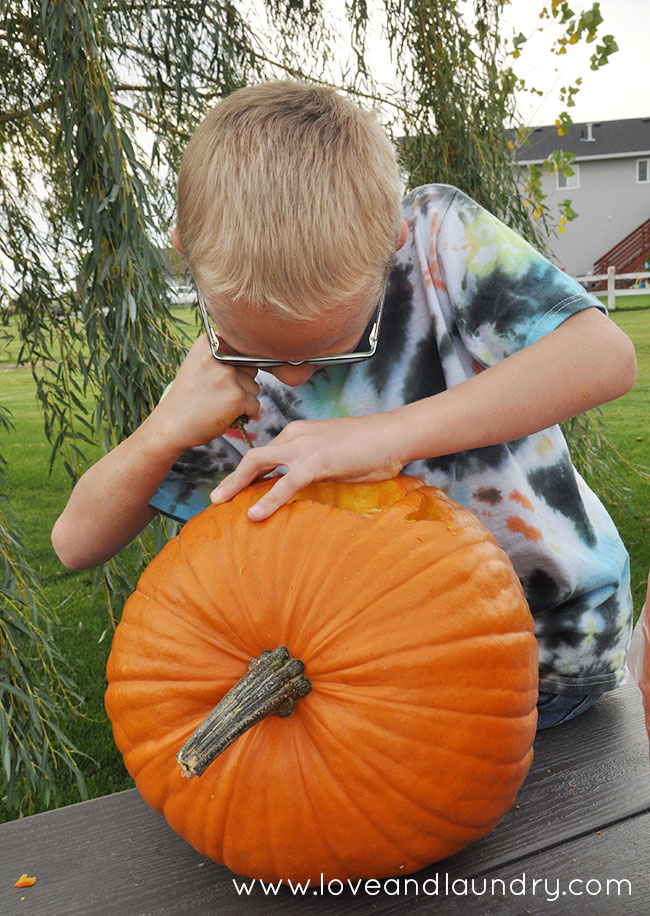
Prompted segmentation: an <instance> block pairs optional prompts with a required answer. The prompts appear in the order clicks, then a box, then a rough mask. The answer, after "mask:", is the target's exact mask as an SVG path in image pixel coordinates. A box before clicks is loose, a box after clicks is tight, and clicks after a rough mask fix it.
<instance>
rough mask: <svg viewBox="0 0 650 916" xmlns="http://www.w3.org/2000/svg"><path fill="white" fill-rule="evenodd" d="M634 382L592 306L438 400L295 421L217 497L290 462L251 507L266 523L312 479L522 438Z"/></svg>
mask: <svg viewBox="0 0 650 916" xmlns="http://www.w3.org/2000/svg"><path fill="white" fill-rule="evenodd" d="M635 376H636V361H635V356H634V348H633V346H632V343H631V341H630V340H629V338H628V337H627V336H626V335H625V334H624V333H623V332H622V331H620V330H619V329H618V328H617V326H616V325H615V324H614V323H613V322H612V321H610V320H609V319H608V318H606V317H605V316H604V315H603V314H602V313H601V312H600V311H598V309H596V308H589V309H586V310H585V311H582V312H579V313H577V314H575V315H572V316H571V317H569V318H567V320H566V321H564V322H563V323H562V324H561V325H560V326H559V327H558V328H556V329H555V330H554V331H552V332H550V333H549V334H547V335H546V336H545V337H542V338H541V339H540V340H538V341H536V342H535V343H533V344H531V345H530V346H528V347H526V348H524V349H523V350H520V351H519V352H517V353H514V354H513V355H512V356H509V357H507V358H506V359H504V360H503V361H502V362H500V363H498V364H496V365H494V366H492V367H490V368H489V369H486V370H484V371H482V372H480V373H478V374H477V375H476V376H474V377H472V378H470V379H468V380H467V381H465V382H463V383H461V384H459V385H457V386H455V387H453V388H450V389H448V390H446V391H443V392H442V393H440V394H437V395H434V396H433V397H430V398H424V399H423V400H420V401H416V402H415V403H413V404H407V405H405V406H404V407H400V408H398V409H396V410H392V411H388V412H387V413H385V414H371V415H369V416H365V417H358V418H347V417H346V418H341V419H333V420H307V421H297V422H295V423H290V424H289V425H288V426H287V427H285V429H284V430H283V431H282V432H281V433H280V435H279V436H277V437H276V438H275V439H274V440H273V442H271V443H269V444H268V445H266V446H263V447H261V448H256V449H252V450H251V451H249V452H248V454H247V455H245V456H244V458H243V459H242V461H241V463H240V464H239V466H238V467H237V468H236V470H235V471H234V472H233V473H232V474H230V475H229V476H228V477H226V478H225V479H224V480H223V481H222V483H221V484H220V485H219V487H218V488H217V489H216V490H215V491H214V493H213V494H212V495H211V498H212V500H213V502H223V501H225V500H227V499H230V498H232V497H233V496H234V495H235V494H236V493H237V492H238V491H239V490H241V489H242V488H243V487H245V486H246V485H247V484H248V483H250V482H251V481H252V480H254V479H255V478H256V477H259V476H261V475H262V474H265V473H267V472H268V471H270V470H272V469H274V468H277V467H280V466H282V465H284V466H286V467H287V468H288V472H287V473H286V474H285V475H284V476H283V477H281V478H279V480H278V482H277V483H276V484H275V485H274V486H273V487H272V488H271V489H270V490H269V491H268V493H266V494H265V495H264V496H263V497H262V499H260V500H259V502H258V503H256V505H255V506H254V507H253V508H252V509H251V510H249V516H250V518H252V519H254V520H261V519H264V518H266V517H268V516H269V515H271V514H272V512H274V511H275V510H276V509H277V508H278V507H279V506H281V505H282V504H283V503H285V502H286V501H287V500H288V499H289V498H290V497H291V496H292V495H293V494H294V493H296V492H297V491H298V490H299V489H301V488H302V487H304V486H306V485H307V484H308V483H311V482H312V481H315V480H326V479H329V480H347V481H369V480H381V479H386V478H389V477H392V476H394V475H395V474H397V473H398V472H399V471H400V470H401V469H402V468H403V467H404V465H406V464H408V463H409V462H410V461H414V460H416V459H419V458H433V457H438V456H440V455H449V454H453V453H456V452H461V451H465V450H466V449H474V448H482V447H484V446H489V445H496V444H498V443H502V442H509V441H511V440H513V439H520V438H522V437H524V436H527V435H530V434H531V433H534V432H538V431H539V430H541V429H546V428H547V427H549V426H553V425H554V424H556V423H559V422H561V421H563V420H566V419H568V418H569V417H572V416H575V415H576V414H578V413H582V412H583V411H585V410H588V409H589V408H591V407H595V406H596V405H598V404H603V403H605V402H607V401H610V400H613V399H614V398H617V397H620V395H622V394H624V393H625V392H626V391H628V390H629V389H630V388H631V387H632V385H633V384H634V379H635Z"/></svg>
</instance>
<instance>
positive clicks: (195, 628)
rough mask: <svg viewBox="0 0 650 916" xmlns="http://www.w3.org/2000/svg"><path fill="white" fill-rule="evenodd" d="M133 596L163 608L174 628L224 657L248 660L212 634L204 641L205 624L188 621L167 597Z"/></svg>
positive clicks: (137, 593) (233, 646)
mask: <svg viewBox="0 0 650 916" xmlns="http://www.w3.org/2000/svg"><path fill="white" fill-rule="evenodd" d="M195 582H196V585H197V586H200V583H199V582H198V580H196V578H195ZM201 591H202V592H203V594H205V595H206V597H207V598H209V597H210V596H209V595H208V594H207V592H205V590H204V589H201ZM135 594H136V595H139V596H140V597H141V598H144V599H146V600H148V601H154V602H155V603H156V604H157V605H159V607H163V608H164V609H165V611H166V612H167V613H168V614H169V616H170V617H172V618H173V619H174V621H175V625H176V626H178V627H179V628H184V629H185V630H187V631H188V632H191V633H194V634H196V635H197V636H198V637H200V640H201V642H203V643H208V642H209V644H210V645H211V646H214V647H215V648H217V649H218V650H219V651H221V652H223V653H224V654H225V655H229V656H231V658H233V659H235V660H236V661H238V662H244V663H246V662H247V660H248V659H249V658H250V655H249V653H248V652H247V651H246V650H245V649H243V650H238V649H237V647H236V646H235V645H234V644H233V643H228V642H225V641H219V640H217V639H216V638H215V636H214V634H212V633H211V634H210V638H209V640H208V639H206V633H205V624H204V626H203V627H201V626H200V625H199V623H198V622H197V621H196V620H195V619H192V620H188V619H187V611H185V613H183V612H182V611H179V609H178V606H177V605H174V604H171V603H170V601H169V596H168V595H164V596H162V595H160V594H159V595H157V596H156V597H153V596H151V595H147V594H144V593H143V592H139V591H136V593H135ZM163 597H164V600H163ZM210 603H211V604H213V603H214V602H213V601H211V602H210ZM142 626H143V628H144V627H145V625H144V624H142ZM233 632H236V631H235V630H233Z"/></svg>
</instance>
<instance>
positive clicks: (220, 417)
mask: <svg viewBox="0 0 650 916" xmlns="http://www.w3.org/2000/svg"><path fill="white" fill-rule="evenodd" d="M256 373H257V370H256V369H247V368H244V369H242V368H236V367H234V366H224V365H222V364H221V363H219V362H217V360H216V359H214V358H213V356H212V354H211V353H210V347H209V344H208V339H207V337H206V335H205V334H204V335H202V336H201V337H199V338H198V340H196V341H195V342H194V345H193V346H192V348H191V350H190V351H189V353H188V354H187V356H186V357H185V359H184V360H183V363H182V365H181V367H180V369H179V370H178V374H177V376H176V378H175V379H174V384H173V385H172V387H171V388H170V389H169V391H168V392H167V394H166V395H165V397H164V398H163V399H162V400H161V401H160V403H159V404H158V405H157V407H156V408H155V410H154V411H153V412H152V414H151V416H150V417H149V419H148V420H147V421H146V422H147V423H148V424H149V426H150V427H152V428H156V429H160V430H162V431H163V432H164V434H165V436H166V437H168V438H169V440H170V441H171V442H174V443H177V451H178V454H180V453H181V452H182V451H184V450H185V449H186V448H190V447H191V446H193V445H204V444H205V443H206V442H209V441H210V440H211V439H214V438H216V437H217V436H221V435H222V434H223V433H224V432H225V431H226V430H227V429H228V427H229V426H230V424H231V423H232V422H233V420H235V419H236V418H237V417H239V416H241V414H247V415H248V416H251V417H252V416H254V415H255V414H256V413H257V412H258V410H259V408H260V405H259V401H258V400H257V395H258V394H259V390H260V389H259V385H258V384H257V382H256V381H255V375H256Z"/></svg>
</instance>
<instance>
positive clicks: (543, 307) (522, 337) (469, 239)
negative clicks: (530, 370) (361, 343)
mask: <svg viewBox="0 0 650 916" xmlns="http://www.w3.org/2000/svg"><path fill="white" fill-rule="evenodd" d="M435 249H436V255H437V259H438V264H437V270H438V271H439V274H440V277H441V279H442V281H443V283H444V285H445V288H446V291H447V295H448V296H449V300H450V303H451V307H452V309H453V312H454V316H455V321H456V325H457V328H458V332H459V334H460V336H461V337H462V339H463V342H464V344H465V346H466V347H467V349H468V350H469V352H470V353H471V354H472V356H473V357H474V358H475V359H476V360H477V361H478V362H479V363H480V364H482V365H484V366H490V365H492V364H493V363H496V362H499V361H500V360H502V359H504V358H505V357H506V356H510V355H511V354H512V353H515V352H517V351H518V350H521V349H523V348H524V347H526V346H528V345H529V344H532V343H534V342H535V341H536V340H539V338H540V337H543V336H544V335H545V334H548V333H549V332H550V331H552V330H554V329H555V328H557V327H558V326H559V325H560V324H561V323H562V322H563V321H565V319H566V318H568V317H569V316H570V315H573V314H575V313H576V312H579V311H582V310H583V309H586V308H592V307H596V308H598V309H600V310H601V311H603V312H606V309H605V307H604V305H603V304H602V303H601V302H600V301H599V300H598V299H596V297H595V296H592V295H591V294H590V293H587V292H586V290H585V289H583V287H582V286H580V284H579V283H578V282H577V281H576V280H574V279H573V278H572V277H569V276H568V275H567V274H566V273H565V272H564V271H562V270H560V268H558V267H556V266H555V265H553V264H552V263H551V262H550V261H548V260H547V259H546V258H545V257H544V256H543V255H541V254H540V253H539V252H538V251H536V250H535V249H534V248H533V247H532V246H531V245H530V244H529V243H528V242H527V241H526V240H525V239H523V238H522V237H521V236H519V235H518V234H517V233H516V232H513V231H512V229H509V228H508V226H506V225H505V224H504V223H502V222H501V221H500V220H499V219H497V218H496V217H495V216H493V215H492V214H491V213H489V212H488V211H487V210H485V209H484V208H483V207H481V206H479V205H478V204H477V203H475V202H474V201H473V200H471V199H470V198H469V197H467V196H466V195H465V194H463V193H462V192H461V191H456V193H455V195H454V197H453V200H452V202H451V204H450V205H449V207H448V208H447V211H446V213H445V215H444V218H443V219H442V220H441V222H440V225H439V230H438V233H437V239H436V246H435Z"/></svg>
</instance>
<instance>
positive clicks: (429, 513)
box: [404, 494, 451, 522]
mask: <svg viewBox="0 0 650 916" xmlns="http://www.w3.org/2000/svg"><path fill="white" fill-rule="evenodd" d="M404 521H405V522H449V521H451V515H450V513H449V512H444V511H441V507H440V505H438V503H436V502H434V501H433V500H432V499H431V498H430V497H429V496H427V495H426V494H425V495H423V496H421V497H420V502H419V503H418V505H417V508H415V509H414V510H413V511H412V512H409V514H408V515H406V516H404Z"/></svg>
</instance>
